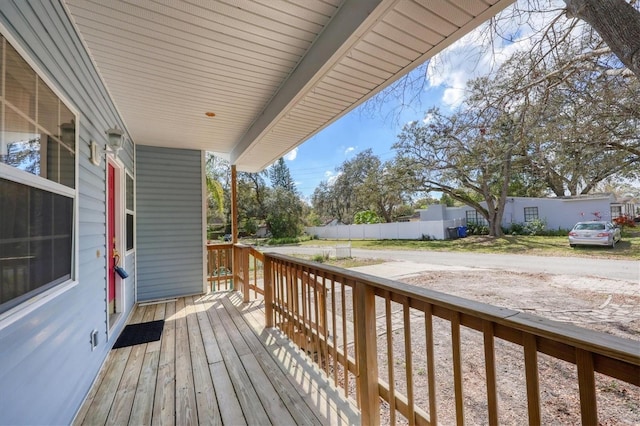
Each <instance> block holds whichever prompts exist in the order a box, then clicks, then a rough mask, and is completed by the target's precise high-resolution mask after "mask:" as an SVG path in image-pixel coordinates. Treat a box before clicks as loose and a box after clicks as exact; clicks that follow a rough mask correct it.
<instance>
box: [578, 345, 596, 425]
mask: <svg viewBox="0 0 640 426" xmlns="http://www.w3.org/2000/svg"><path fill="white" fill-rule="evenodd" d="M576 365H577V367H578V388H579V389H580V414H581V417H582V424H583V425H597V424H598V405H597V401H596V382H595V375H594V373H593V355H592V354H591V353H590V352H587V351H585V350H583V349H579V348H576Z"/></svg>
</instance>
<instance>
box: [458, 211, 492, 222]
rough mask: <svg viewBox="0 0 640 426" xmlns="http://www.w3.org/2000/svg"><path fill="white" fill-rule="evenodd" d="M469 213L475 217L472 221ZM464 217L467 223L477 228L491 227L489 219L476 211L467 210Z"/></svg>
mask: <svg viewBox="0 0 640 426" xmlns="http://www.w3.org/2000/svg"><path fill="white" fill-rule="evenodd" d="M469 213H471V215H472V216H474V217H473V218H471V220H470V218H469ZM464 216H465V220H466V221H467V223H473V224H475V225H477V226H489V222H488V221H487V219H485V217H484V216H482V215H481V214H480V213H479V212H478V210H476V209H473V210H465V212H464Z"/></svg>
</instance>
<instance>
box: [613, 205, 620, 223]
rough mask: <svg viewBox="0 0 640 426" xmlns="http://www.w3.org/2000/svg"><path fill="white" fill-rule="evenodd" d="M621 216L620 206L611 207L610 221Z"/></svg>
mask: <svg viewBox="0 0 640 426" xmlns="http://www.w3.org/2000/svg"><path fill="white" fill-rule="evenodd" d="M620 216H622V206H611V220H613V219H615V218H618V217H620Z"/></svg>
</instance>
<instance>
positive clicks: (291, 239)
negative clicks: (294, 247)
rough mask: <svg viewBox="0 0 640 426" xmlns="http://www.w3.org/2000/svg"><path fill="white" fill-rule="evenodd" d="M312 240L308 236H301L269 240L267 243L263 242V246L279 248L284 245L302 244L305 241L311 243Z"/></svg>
mask: <svg viewBox="0 0 640 426" xmlns="http://www.w3.org/2000/svg"><path fill="white" fill-rule="evenodd" d="M312 239H314V238H313V237H311V236H309V235H301V236H299V237H282V238H269V239H268V240H267V241H265V243H264V244H266V245H268V246H279V245H285V244H298V243H303V242H305V241H311V240H312Z"/></svg>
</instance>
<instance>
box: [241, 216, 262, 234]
mask: <svg viewBox="0 0 640 426" xmlns="http://www.w3.org/2000/svg"><path fill="white" fill-rule="evenodd" d="M242 229H243V230H244V232H245V233H246V234H247V235H255V234H256V232H257V231H258V223H257V222H256V221H255V219H254V218H252V217H248V218H246V219H245V220H244V221H243V223H242Z"/></svg>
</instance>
